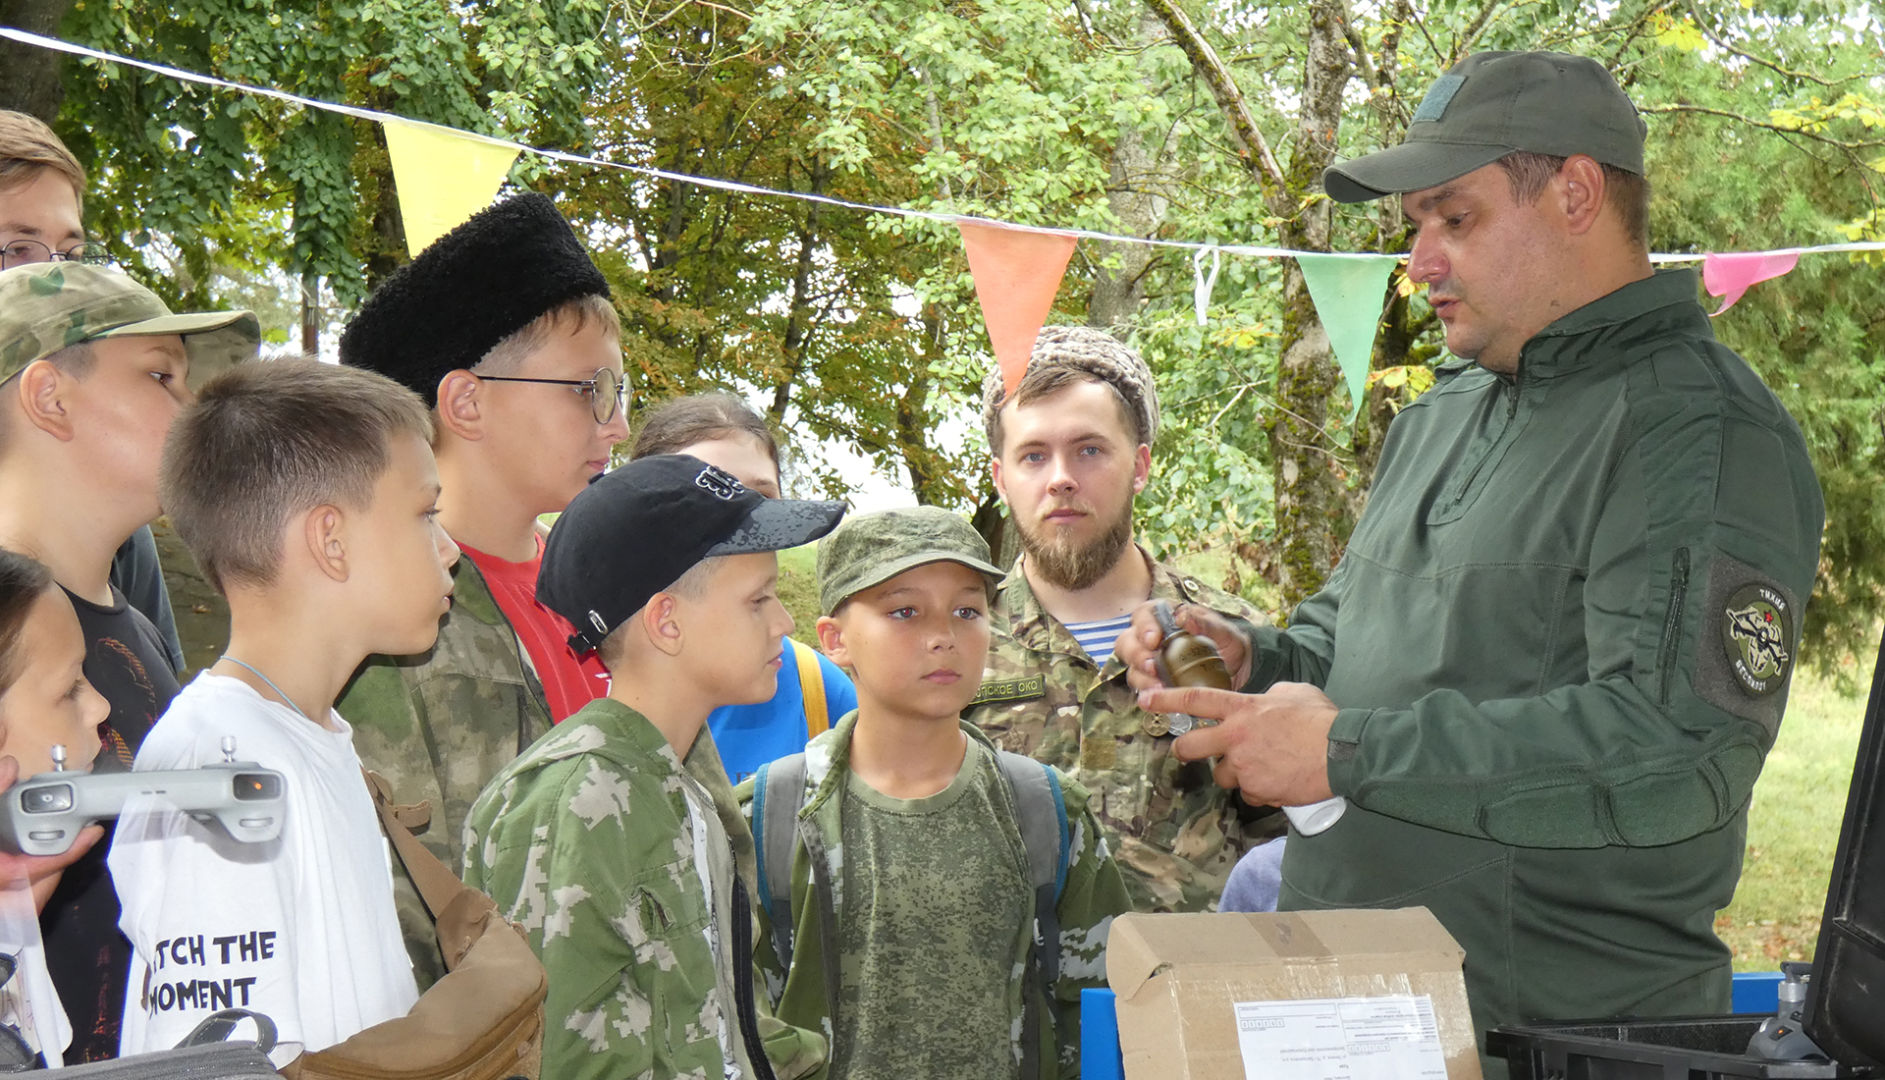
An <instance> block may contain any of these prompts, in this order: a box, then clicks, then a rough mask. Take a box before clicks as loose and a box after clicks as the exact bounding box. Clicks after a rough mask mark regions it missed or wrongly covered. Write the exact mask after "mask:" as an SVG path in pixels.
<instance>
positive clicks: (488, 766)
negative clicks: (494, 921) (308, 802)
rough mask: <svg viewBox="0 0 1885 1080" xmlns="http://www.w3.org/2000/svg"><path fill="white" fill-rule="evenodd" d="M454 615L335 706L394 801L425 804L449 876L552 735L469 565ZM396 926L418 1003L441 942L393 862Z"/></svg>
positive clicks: (460, 576) (516, 648)
mask: <svg viewBox="0 0 1885 1080" xmlns="http://www.w3.org/2000/svg"><path fill="white" fill-rule="evenodd" d="M452 581H453V583H454V588H453V592H452V607H451V610H450V611H449V612H447V613H446V615H445V621H444V623H443V625H441V626H440V628H439V639H438V643H437V644H436V645H434V646H433V647H432V649H431V651H430V652H425V653H421V654H419V655H417V656H400V657H393V656H371V657H368V658H367V660H366V663H364V664H362V665H361V667H360V670H359V671H358V672H356V673H355V674H354V677H353V681H352V682H351V683H349V684H348V685H347V688H346V690H345V691H343V692H342V694H341V698H340V700H339V701H338V702H336V703H335V704H334V708H335V709H337V710H338V711H339V712H340V714H341V715H342V716H344V717H346V718H347V722H348V723H350V724H352V725H353V731H354V736H353V741H354V747H355V748H356V749H357V750H358V751H359V754H360V760H361V762H363V763H364V764H365V765H366V767H367V768H369V769H372V770H373V771H374V772H377V773H379V774H380V775H381V776H384V777H385V778H386V779H387V780H388V781H389V782H390V783H391V784H392V786H393V798H394V800H395V801H397V802H400V803H407V804H417V803H420V802H425V803H429V804H430V805H431V807H432V821H431V823H430V824H429V825H428V826H426V827H425V828H424V829H423V830H419V832H418V836H419V840H420V842H421V843H423V844H425V846H426V848H427V849H428V850H430V851H431V852H432V854H434V855H437V856H438V857H439V858H440V859H441V860H443V861H444V863H445V865H447V866H452V867H457V866H460V865H463V854H464V853H463V850H462V848H461V847H460V843H461V840H460V835H461V832H462V830H463V828H464V824H465V815H466V813H467V812H468V811H470V809H471V804H472V802H473V801H475V800H476V799H477V797H478V794H479V792H481V791H483V790H484V786H485V785H486V784H488V783H490V781H491V778H492V777H494V776H496V775H497V774H498V771H499V770H501V769H503V768H504V766H506V765H508V764H510V762H511V761H512V760H513V759H515V758H516V757H517V755H518V754H520V753H522V752H523V750H524V748H525V747H528V746H529V745H530V744H531V743H533V742H535V741H537V739H538V738H540V737H542V735H543V734H544V733H545V732H547V731H549V730H550V712H549V708H548V706H546V705H545V704H544V700H543V686H542V684H540V683H539V682H538V681H537V676H536V672H535V670H534V669H532V668H531V666H530V661H529V659H528V658H527V655H526V654H525V652H524V649H523V645H522V643H521V642H519V641H518V640H517V633H516V631H514V630H512V629H511V624H510V621H509V620H507V619H506V618H504V613H503V612H502V611H500V610H499V609H498V606H497V600H496V599H495V598H494V597H493V596H492V595H491V589H490V586H488V585H486V584H485V581H484V575H483V574H480V573H479V572H478V568H477V565H476V564H474V563H473V562H472V561H471V560H470V559H460V560H458V562H457V564H456V565H455V566H453V567H452ZM393 897H394V902H395V905H396V906H397V907H398V909H399V927H400V932H401V934H402V935H403V936H404V937H405V939H406V952H407V953H408V954H409V955H410V956H411V957H412V969H413V976H414V978H416V979H417V980H418V982H419V989H420V990H421V991H422V992H423V991H424V990H425V989H426V988H427V987H429V986H431V985H432V984H433V983H435V982H437V981H438V980H439V978H440V977H442V976H443V975H444V974H445V961H444V959H443V957H441V956H440V954H439V946H438V934H437V931H436V930H435V928H434V926H433V922H432V917H431V916H430V915H429V914H427V913H426V908H425V904H424V903H423V902H422V901H421V900H420V899H419V893H418V890H416V889H414V888H413V886H412V879H411V878H410V877H408V876H407V874H406V868H405V867H404V866H402V865H400V863H399V860H397V859H395V860H393Z"/></svg>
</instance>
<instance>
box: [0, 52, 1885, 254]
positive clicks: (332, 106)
mask: <svg viewBox="0 0 1885 1080" xmlns="http://www.w3.org/2000/svg"><path fill="white" fill-rule="evenodd" d="M0 38H6V39H8V40H10V41H16V42H19V43H20V44H23V45H32V46H37V47H39V48H42V49H51V50H54V51H56V52H62V53H67V54H69V55H72V56H79V57H84V58H86V59H89V60H96V61H99V62H101V63H107V64H119V65H122V66H125V67H133V68H138V69H140V70H143V71H149V72H151V73H153V74H157V75H163V76H166V77H169V78H172V79H179V80H182V81H184V82H191V83H198V84H200V85H203V86H211V87H216V88H218V89H223V90H232V91H235V92H237V93H242V94H254V95H257V96H260V97H266V98H273V99H275V100H277V101H284V102H289V103H291V104H295V105H299V106H302V107H303V108H308V109H318V110H321V111H323V112H331V113H338V114H340V115H342V116H350V117H353V118H354V119H356V120H368V121H371V122H374V123H378V124H388V123H389V122H390V123H393V124H406V125H409V126H412V127H422V128H430V129H433V130H434V131H436V132H437V133H439V134H443V135H450V136H454V137H457V138H461V139H467V140H471V141H474V142H479V143H484V144H487V145H489V146H490V147H492V148H493V149H500V150H503V151H507V152H514V153H522V154H533V155H535V156H537V157H540V158H544V159H546V160H549V161H559V162H564V163H568V164H576V165H593V166H596V167H599V168H605V169H617V170H620V171H623V172H629V173H634V174H636V175H639V176H646V177H650V178H653V179H658V180H666V181H669V182H672V183H678V184H691V185H694V186H697V187H705V188H712V189H714V190H718V191H726V192H732V193H735V194H741V195H754V196H758V197H762V198H774V199H797V200H799V201H801V202H811V203H819V204H822V205H825V206H835V207H839V208H842V209H846V210H857V211H861V212H864V213H871V214H887V215H891V216H895V217H902V218H916V219H921V220H925V221H933V222H937V223H939V224H946V225H956V224H958V223H962V222H966V223H969V224H971V225H983V226H988V227H991V228H997V229H1014V230H1017V231H1020V232H1030V233H1046V234H1051V235H1056V236H1068V237H1074V238H1077V239H1081V240H1094V241H1099V242H1102V243H1109V244H1139V245H1143V246H1146V247H1161V248H1176V249H1181V250H1185V251H1194V252H1210V251H1217V252H1223V253H1225V254H1230V255H1242V256H1247V257H1252V258H1297V257H1299V256H1303V255H1314V256H1318V257H1320V258H1323V259H1359V260H1368V261H1374V260H1378V259H1380V258H1382V254H1381V253H1378V252H1340V251H1337V252H1324V251H1299V250H1296V249H1293V248H1284V247H1270V246H1264V245H1254V244H1221V243H1215V242H1212V241H1208V240H1173V239H1165V238H1161V237H1149V236H1127V235H1121V234H1118V233H1108V232H1099V231H1095V230H1092V229H1076V228H1065V227H1059V226H1045V225H1023V224H1019V223H1017V222H1012V221H1001V220H998V219H995V218H986V217H979V216H974V215H966V214H957V213H950V212H947V211H939V210H919V209H914V208H911V207H906V206H880V205H877V204H874V203H864V202H854V201H852V200H849V199H840V198H837V197H835V196H831V195H819V194H814V193H812V192H806V191H782V190H778V189H776V188H767V187H760V186H759V185H756V184H746V183H741V182H739V181H736V180H725V179H721V178H719V177H713V176H697V175H692V174H689V173H679V172H673V171H670V170H667V169H658V168H654V167H652V166H647V165H633V164H629V163H626V162H620V161H610V160H608V159H606V158H598V157H592V156H589V155H585V154H575V153H570V152H568V151H564V150H551V149H546V148H543V147H536V146H527V145H524V144H522V143H518V142H514V141H512V140H508V139H500V138H497V137H494V136H490V135H482V134H479V133H477V132H471V131H464V130H462V129H459V128H453V127H447V126H444V125H439V124H429V123H426V122H424V121H418V120H411V119H408V118H406V117H402V116H398V115H396V114H393V113H388V112H382V111H379V110H376V109H362V108H358V107H356V106H352V105H342V104H339V103H337V102H332V101H322V100H320V99H318V98H310V97H304V96H302V95H300V94H295V93H290V92H289V91H286V90H277V89H274V88H272V87H265V86H254V85H250V84H248V83H238V82H232V81H230V80H228V79H220V78H217V77H215V76H213V75H204V74H201V73H199V72H194V71H186V70H184V69H182V68H176V67H170V66H168V65H166V64H157V63H152V62H150V61H148V60H139V59H136V58H134V57H129V56H121V55H118V54H116V53H108V52H103V51H101V50H98V49H93V48H89V47H87V46H84V45H77V44H73V43H72V42H69V41H62V40H60V39H58V38H52V37H46V36H44V35H41V34H34V33H30V32H28V31H25V30H20V29H17V28H15V27H10V26H0ZM1836 252H1885V241H1861V242H1855V243H1843V244H1816V245H1810V246H1803V247H1789V248H1780V249H1775V250H1773V251H1769V252H1745V253H1733V254H1768V255H1817V254H1829V253H1836ZM1392 257H1393V258H1396V259H1400V260H1403V261H1404V260H1405V259H1406V256H1405V254H1393V255H1392ZM1707 257H1708V253H1701V252H1697V253H1684V252H1671V253H1656V254H1652V255H1651V256H1650V261H1652V262H1656V263H1684V262H1699V261H1702V260H1704V259H1706V258H1707Z"/></svg>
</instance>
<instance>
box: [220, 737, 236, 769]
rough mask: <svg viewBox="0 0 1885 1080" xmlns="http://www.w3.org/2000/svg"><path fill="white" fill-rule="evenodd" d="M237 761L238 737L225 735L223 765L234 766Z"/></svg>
mask: <svg viewBox="0 0 1885 1080" xmlns="http://www.w3.org/2000/svg"><path fill="white" fill-rule="evenodd" d="M235 761H236V737H235V736H234V735H224V736H223V764H225V765H233V764H235Z"/></svg>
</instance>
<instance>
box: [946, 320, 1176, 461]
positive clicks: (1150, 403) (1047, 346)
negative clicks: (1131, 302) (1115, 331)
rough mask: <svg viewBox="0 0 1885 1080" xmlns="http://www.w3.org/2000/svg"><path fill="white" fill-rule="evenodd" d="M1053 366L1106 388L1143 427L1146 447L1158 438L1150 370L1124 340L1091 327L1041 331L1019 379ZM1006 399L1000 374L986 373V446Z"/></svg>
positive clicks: (1155, 393)
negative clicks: (1105, 385) (1089, 378)
mask: <svg viewBox="0 0 1885 1080" xmlns="http://www.w3.org/2000/svg"><path fill="white" fill-rule="evenodd" d="M1054 368H1064V369H1068V370H1072V371H1084V372H1086V373H1087V374H1088V375H1091V376H1093V377H1094V378H1095V379H1098V380H1099V381H1101V382H1103V383H1105V384H1107V385H1108V386H1111V387H1112V388H1113V389H1114V390H1115V391H1117V392H1118V393H1119V396H1120V397H1121V398H1123V399H1125V402H1126V408H1127V410H1128V412H1129V413H1130V414H1131V415H1132V416H1134V417H1135V418H1137V420H1138V421H1139V424H1140V426H1141V427H1142V428H1144V429H1145V442H1146V445H1147V446H1150V445H1151V444H1152V443H1153V442H1154V441H1156V440H1157V439H1158V421H1159V408H1158V387H1157V386H1155V385H1154V384H1153V382H1152V369H1151V368H1149V367H1147V366H1146V364H1145V360H1144V358H1142V357H1141V356H1140V355H1139V354H1138V353H1137V352H1135V351H1134V350H1133V349H1132V348H1131V347H1129V346H1127V345H1126V344H1125V343H1124V342H1121V341H1120V340H1119V339H1118V338H1116V337H1114V336H1113V335H1111V334H1109V333H1107V332H1106V331H1104V330H1095V329H1094V328H1092V327H1090V326H1045V327H1042V328H1041V332H1040V334H1039V335H1038V336H1037V337H1035V339H1034V351H1033V353H1032V354H1030V355H1029V357H1028V369H1027V370H1026V371H1025V372H1023V373H1022V375H1021V377H1022V378H1023V379H1026V378H1027V377H1028V376H1029V375H1033V374H1034V373H1035V372H1037V371H1047V370H1051V369H1054ZM1006 400H1007V396H1006V394H1005V393H1004V389H1003V386H1002V379H1001V372H1000V371H991V372H989V373H988V377H987V378H986V379H984V380H982V425H983V427H985V428H987V429H988V438H989V445H990V446H993V445H994V442H995V414H996V413H998V412H1000V411H1001V407H1002V404H1003V403H1004V402H1005V401H1006Z"/></svg>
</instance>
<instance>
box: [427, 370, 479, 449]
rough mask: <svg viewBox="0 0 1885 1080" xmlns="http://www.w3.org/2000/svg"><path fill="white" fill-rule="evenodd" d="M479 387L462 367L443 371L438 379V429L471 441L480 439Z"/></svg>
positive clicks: (475, 378)
mask: <svg viewBox="0 0 1885 1080" xmlns="http://www.w3.org/2000/svg"><path fill="white" fill-rule="evenodd" d="M483 386H484V384H483V383H481V382H479V381H478V377H477V376H476V375H473V374H472V373H471V372H469V371H466V370H464V369H463V368H460V369H458V370H456V371H448V372H446V373H445V377H444V378H443V379H440V380H439V403H438V409H437V410H436V411H437V414H438V424H439V427H441V428H444V429H445V430H447V431H449V432H451V433H452V434H454V435H456V436H458V437H459V438H461V439H465V440H468V441H471V442H476V441H477V440H479V439H482V438H484V397H483V395H482V394H481V393H480V392H479V391H480V390H482V389H483Z"/></svg>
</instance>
